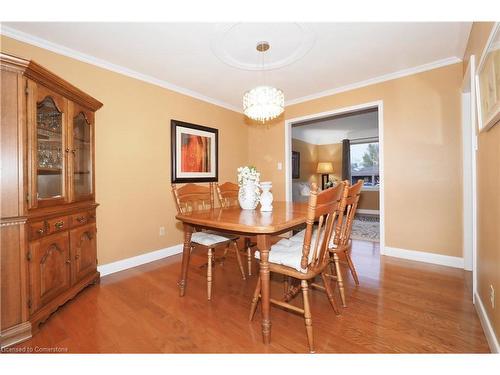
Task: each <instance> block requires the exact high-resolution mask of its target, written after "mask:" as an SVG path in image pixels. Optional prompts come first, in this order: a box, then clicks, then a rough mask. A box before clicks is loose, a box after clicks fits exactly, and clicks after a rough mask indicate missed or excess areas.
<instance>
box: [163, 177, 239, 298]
mask: <svg viewBox="0 0 500 375" xmlns="http://www.w3.org/2000/svg"><path fill="white" fill-rule="evenodd" d="M172 193H173V195H174V200H175V205H176V208H177V212H178V213H186V212H192V211H201V210H208V209H211V208H213V207H214V193H213V184H212V183H210V184H209V186H202V185H196V184H186V185H184V186H181V187H177V186H176V185H175V184H172ZM237 241H238V236H235V235H231V234H226V233H219V232H215V231H195V232H193V234H192V236H191V249H193V247H194V245H196V246H198V247H200V248H202V249H204V250H207V253H208V265H207V294H208V300H211V299H212V263H213V260H214V251H215V248H216V247H220V246H224V245H225V246H226V251H227V249H228V248H229V247H230V246H231V245H232V246H233V248H234V250H235V252H236V259H237V261H238V265H239V268H240V272H241V276H242V278H243V280H246V278H245V271H244V270H243V264H242V262H241V258H240V251H239V249H238V244H237Z"/></svg>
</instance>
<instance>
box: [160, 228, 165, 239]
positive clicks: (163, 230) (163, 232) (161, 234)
mask: <svg viewBox="0 0 500 375" xmlns="http://www.w3.org/2000/svg"><path fill="white" fill-rule="evenodd" d="M164 235H165V227H160V237H163V236H164Z"/></svg>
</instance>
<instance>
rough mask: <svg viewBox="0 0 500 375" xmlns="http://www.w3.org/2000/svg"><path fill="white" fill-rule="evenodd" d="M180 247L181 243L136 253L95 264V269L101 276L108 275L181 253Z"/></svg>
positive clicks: (181, 246)
mask: <svg viewBox="0 0 500 375" xmlns="http://www.w3.org/2000/svg"><path fill="white" fill-rule="evenodd" d="M182 248H183V245H182V244H179V245H174V246H170V247H166V248H165V249H160V250H156V251H151V252H149V253H146V254H141V255H137V256H135V257H132V258H126V259H122V260H118V261H116V262H112V263H107V264H103V265H101V266H97V270H98V271H99V272H100V273H101V276H106V275H110V274H112V273H115V272H120V271H123V270H126V269H129V268H133V267H137V266H140V265H142V264H146V263H150V262H154V261H155V260H158V259H163V258H167V257H169V256H172V255H175V254H179V253H182Z"/></svg>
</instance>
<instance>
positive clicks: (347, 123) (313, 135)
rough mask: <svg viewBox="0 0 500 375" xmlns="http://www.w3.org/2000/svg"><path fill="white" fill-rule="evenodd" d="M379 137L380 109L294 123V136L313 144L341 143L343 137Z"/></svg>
mask: <svg viewBox="0 0 500 375" xmlns="http://www.w3.org/2000/svg"><path fill="white" fill-rule="evenodd" d="M371 137H378V111H377V110H374V111H368V112H367V111H364V112H362V113H355V114H349V115H341V116H335V117H329V118H324V119H321V120H314V121H308V122H304V123H301V124H293V125H292V138H294V139H299V140H301V141H304V142H307V143H311V144H313V145H330V144H332V143H340V142H342V140H343V139H351V140H352V139H358V138H371Z"/></svg>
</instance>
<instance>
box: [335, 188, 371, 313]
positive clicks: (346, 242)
mask: <svg viewBox="0 0 500 375" xmlns="http://www.w3.org/2000/svg"><path fill="white" fill-rule="evenodd" d="M362 187H363V180H359V181H358V182H357V183H355V184H354V185H352V186H346V189H344V194H343V196H342V201H341V204H340V205H341V208H340V210H341V212H342V213H343V215H339V217H338V220H337V223H336V225H335V233H334V236H333V241H332V243H330V248H329V249H328V250H329V253H330V260H331V264H333V265H334V267H335V270H334V278H335V279H336V281H337V284H338V287H339V292H340V299H341V300H342V306H343V307H346V306H347V305H346V297H345V290H344V279H343V277H342V272H341V269H340V259H339V254H341V255H343V256H344V257H345V260H346V262H347V266H348V267H349V270H350V271H351V274H352V278H353V279H354V282H355V283H356V285H359V279H358V274H357V273H356V268H355V267H354V263H353V261H352V258H351V252H352V240H351V233H352V224H353V221H354V216H355V215H356V209H357V207H358V202H359V197H360V193H361V188H362Z"/></svg>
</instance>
